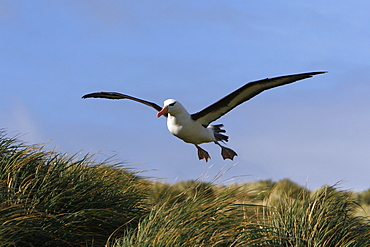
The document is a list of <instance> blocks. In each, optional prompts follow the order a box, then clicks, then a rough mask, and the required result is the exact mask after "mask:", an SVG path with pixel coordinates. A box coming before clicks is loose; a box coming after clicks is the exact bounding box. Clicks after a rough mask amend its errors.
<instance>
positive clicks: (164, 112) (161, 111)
mask: <svg viewBox="0 0 370 247" xmlns="http://www.w3.org/2000/svg"><path fill="white" fill-rule="evenodd" d="M167 112H168V108H167V106H165V107H163V108H162V110H160V111H159V112H158V113H157V117H160V116H162V115H163V114H166V113H167Z"/></svg>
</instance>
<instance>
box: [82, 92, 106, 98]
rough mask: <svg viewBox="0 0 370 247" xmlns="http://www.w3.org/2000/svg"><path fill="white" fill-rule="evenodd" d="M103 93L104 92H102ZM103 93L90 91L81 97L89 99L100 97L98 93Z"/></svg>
mask: <svg viewBox="0 0 370 247" xmlns="http://www.w3.org/2000/svg"><path fill="white" fill-rule="evenodd" d="M101 93H103V92H101ZM101 93H88V94H85V95H84V96H82V97H81V99H88V98H100V97H99V95H98V94H101Z"/></svg>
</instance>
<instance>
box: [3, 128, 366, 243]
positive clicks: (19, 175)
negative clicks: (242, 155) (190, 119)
mask: <svg viewBox="0 0 370 247" xmlns="http://www.w3.org/2000/svg"><path fill="white" fill-rule="evenodd" d="M0 170H1V172H0V247H1V246H110V247H123V246H370V223H369V214H368V213H367V212H368V211H367V210H368V208H370V201H369V198H370V196H369V190H368V191H363V192H360V193H354V192H347V191H340V190H338V189H337V188H336V187H335V186H324V187H322V188H320V189H319V190H317V191H309V190H307V189H305V188H303V187H301V186H299V185H297V184H295V183H293V182H292V181H290V180H287V179H285V180H282V181H279V182H273V181H271V180H264V181H259V182H251V183H244V184H231V185H227V186H224V185H220V184H217V182H216V181H213V182H202V181H187V182H179V183H177V184H166V183H159V182H151V181H148V180H146V179H144V178H141V177H139V176H138V175H137V174H136V173H135V172H132V171H130V170H129V169H127V168H125V167H124V166H123V165H122V164H113V162H111V161H103V162H97V161H95V160H94V157H93V156H85V157H82V158H78V157H76V156H68V155H65V154H60V153H57V152H55V151H50V152H46V151H44V148H43V147H42V146H30V145H25V144H24V143H21V142H19V141H18V140H17V139H16V138H8V137H6V135H5V133H4V132H1V133H0Z"/></svg>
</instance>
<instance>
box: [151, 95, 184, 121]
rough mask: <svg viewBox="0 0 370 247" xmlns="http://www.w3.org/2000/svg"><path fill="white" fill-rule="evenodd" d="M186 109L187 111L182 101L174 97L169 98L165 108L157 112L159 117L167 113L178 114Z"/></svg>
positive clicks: (164, 105) (164, 104)
mask: <svg viewBox="0 0 370 247" xmlns="http://www.w3.org/2000/svg"><path fill="white" fill-rule="evenodd" d="M184 111H185V112H186V110H185V108H184V107H183V106H182V105H181V104H180V102H178V101H177V100H174V99H168V100H165V101H164V103H163V108H162V110H160V111H159V112H158V113H157V117H160V116H162V115H163V114H166V113H169V114H171V115H176V114H178V113H181V112H184Z"/></svg>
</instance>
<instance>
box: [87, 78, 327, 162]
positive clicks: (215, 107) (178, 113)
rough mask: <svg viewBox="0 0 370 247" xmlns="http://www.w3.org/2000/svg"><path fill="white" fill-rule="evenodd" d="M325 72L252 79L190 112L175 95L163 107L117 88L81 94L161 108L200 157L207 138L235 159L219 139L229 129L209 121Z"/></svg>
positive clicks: (172, 129)
mask: <svg viewBox="0 0 370 247" xmlns="http://www.w3.org/2000/svg"><path fill="white" fill-rule="evenodd" d="M323 73H326V72H309V73H302V74H295V75H286V76H280V77H275V78H266V79H263V80H258V81H253V82H249V83H247V84H245V85H244V86H242V87H241V88H239V89H237V90H235V91H234V92H232V93H230V94H229V95H227V96H225V97H224V98H222V99H220V100H219V101H217V102H215V103H213V104H212V105H210V106H208V107H206V108H205V109H203V110H201V111H199V112H197V113H194V114H189V113H188V112H187V110H186V109H185V108H184V107H183V106H182V105H181V104H180V102H178V101H177V100H174V99H168V100H166V101H164V105H163V107H160V106H159V105H157V104H155V103H153V102H149V101H146V100H143V99H138V98H135V97H132V96H129V95H125V94H121V93H116V92H97V93H89V94H86V95H84V96H82V98H83V99H86V98H105V99H130V100H134V101H137V102H139V103H142V104H145V105H147V106H150V107H152V108H154V109H155V110H156V111H157V112H158V113H157V117H160V116H165V117H166V118H167V128H168V130H169V131H170V132H171V133H172V134H173V135H174V136H176V137H178V138H180V139H181V140H183V141H184V142H187V143H192V144H194V145H195V147H196V148H197V150H198V158H199V160H202V159H204V160H205V161H206V162H207V161H208V159H210V158H211V157H210V156H209V154H208V152H207V151H205V150H204V149H202V148H201V147H199V144H201V143H207V142H214V143H215V144H217V145H218V146H220V147H221V155H222V157H223V159H231V160H233V158H234V157H235V156H237V153H236V152H235V151H234V150H232V149H230V148H227V147H225V146H223V145H221V144H220V142H222V143H225V142H227V141H228V139H229V137H228V136H226V135H224V134H222V133H225V132H226V131H225V130H224V129H222V127H223V124H217V125H210V123H212V122H213V121H215V120H217V119H219V118H220V117H222V116H223V115H224V114H226V113H228V112H229V111H231V110H232V109H234V108H235V107H236V106H238V105H240V104H241V103H243V102H245V101H247V100H249V99H251V98H253V97H254V96H256V95H257V94H259V93H261V92H263V91H265V90H267V89H270V88H274V87H278V86H282V85H285V84H289V83H293V82H295V81H299V80H303V79H306V78H310V77H312V76H314V75H318V74H323Z"/></svg>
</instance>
